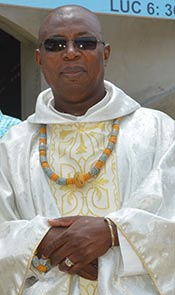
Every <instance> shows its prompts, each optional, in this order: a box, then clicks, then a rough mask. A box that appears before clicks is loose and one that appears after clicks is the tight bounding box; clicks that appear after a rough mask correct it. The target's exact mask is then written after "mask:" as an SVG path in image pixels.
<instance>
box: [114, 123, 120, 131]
mask: <svg viewBox="0 0 175 295" xmlns="http://www.w3.org/2000/svg"><path fill="white" fill-rule="evenodd" d="M119 128H120V127H119V125H118V124H114V125H113V126H112V129H116V130H117V131H119Z"/></svg>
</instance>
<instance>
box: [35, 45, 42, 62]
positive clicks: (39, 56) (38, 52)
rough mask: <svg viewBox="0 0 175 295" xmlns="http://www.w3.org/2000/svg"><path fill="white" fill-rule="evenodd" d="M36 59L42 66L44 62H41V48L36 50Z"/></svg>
mask: <svg viewBox="0 0 175 295" xmlns="http://www.w3.org/2000/svg"><path fill="white" fill-rule="evenodd" d="M35 60H36V63H37V64H38V65H39V66H41V65H42V62H41V53H40V50H39V49H36V50H35Z"/></svg>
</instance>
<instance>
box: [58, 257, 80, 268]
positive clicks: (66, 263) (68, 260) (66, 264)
mask: <svg viewBox="0 0 175 295" xmlns="http://www.w3.org/2000/svg"><path fill="white" fill-rule="evenodd" d="M73 259H74V258H73V257H72V256H71V255H69V257H68V256H67V257H65V259H64V260H62V261H61V262H60V264H59V269H60V270H61V271H63V272H68V271H69V270H70V269H71V268H72V267H73V266H74V265H75V264H76V262H75V260H73Z"/></svg>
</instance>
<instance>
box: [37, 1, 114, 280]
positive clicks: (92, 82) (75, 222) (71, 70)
mask: <svg viewBox="0 0 175 295" xmlns="http://www.w3.org/2000/svg"><path fill="white" fill-rule="evenodd" d="M53 36H63V37H65V38H66V39H67V40H73V39H74V38H76V37H77V36H95V37H96V38H97V39H100V40H102V39H103V38H102V32H101V26H100V23H99V21H98V19H97V17H96V16H95V15H94V14H93V13H92V12H90V11H89V10H87V9H84V8H82V7H79V6H74V5H73V6H63V7H61V8H58V9H55V10H53V11H52V12H51V13H50V14H49V15H48V16H47V17H46V18H45V19H44V21H43V23H42V25H41V28H40V31H39V45H40V46H39V49H37V50H36V53H35V56H36V61H37V63H38V65H39V66H40V68H41V70H42V72H43V74H44V76H45V79H46V81H47V83H48V84H49V85H50V87H51V89H52V92H53V95H54V101H55V109H57V110H58V111H60V112H65V113H70V114H73V115H83V114H85V113H86V111H87V110H88V109H89V108H90V107H91V106H93V105H94V104H96V103H98V102H99V101H100V100H101V99H102V98H103V97H104V96H105V87H104V68H105V65H106V63H107V61H108V58H109V54H110V47H109V45H105V46H104V45H102V44H100V43H98V44H97V48H96V49H95V50H87V51H83V50H82V51H81V50H78V49H77V48H74V45H73V42H72V41H69V42H68V47H67V48H66V49H65V50H64V51H61V52H47V51H45V48H44V46H43V45H41V43H42V42H43V41H44V40H45V39H47V38H49V37H53ZM49 224H50V226H51V228H50V230H49V231H48V233H47V234H46V236H45V237H44V238H43V240H42V241H41V243H40V245H39V247H38V252H39V255H44V256H46V257H49V258H50V261H51V264H52V266H59V269H60V270H61V271H64V272H68V273H69V274H78V275H80V276H82V277H85V278H87V279H90V280H96V279H97V276H98V257H100V256H101V255H103V254H104V253H106V252H107V251H108V249H109V248H110V247H111V235H110V231H109V228H108V224H107V222H106V221H105V220H104V218H103V217H92V216H89V217H88V216H74V217H65V218H59V219H55V220H50V221H49ZM113 229H114V234H115V245H118V237H117V231H116V228H115V225H114V224H113ZM66 257H69V258H70V259H71V261H73V262H74V265H73V266H72V267H71V268H68V267H67V266H66V264H65V258H66Z"/></svg>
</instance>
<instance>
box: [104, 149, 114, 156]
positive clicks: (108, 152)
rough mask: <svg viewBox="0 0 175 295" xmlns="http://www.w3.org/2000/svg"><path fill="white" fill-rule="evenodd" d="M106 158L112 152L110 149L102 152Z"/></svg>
mask: <svg viewBox="0 0 175 295" xmlns="http://www.w3.org/2000/svg"><path fill="white" fill-rule="evenodd" d="M103 153H104V154H105V155H106V156H108V157H109V156H110V154H111V153H112V150H110V149H105V150H104V152H103Z"/></svg>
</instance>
